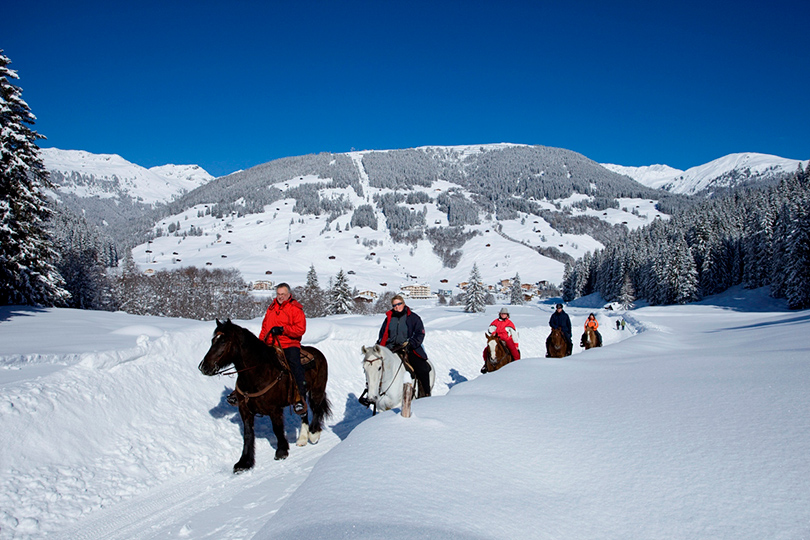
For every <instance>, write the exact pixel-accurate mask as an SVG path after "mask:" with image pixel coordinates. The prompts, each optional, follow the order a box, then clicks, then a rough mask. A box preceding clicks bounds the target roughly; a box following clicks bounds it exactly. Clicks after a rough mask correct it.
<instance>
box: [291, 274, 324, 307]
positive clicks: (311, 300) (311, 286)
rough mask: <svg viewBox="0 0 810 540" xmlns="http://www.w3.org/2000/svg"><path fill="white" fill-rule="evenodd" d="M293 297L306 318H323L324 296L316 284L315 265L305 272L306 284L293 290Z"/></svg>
mask: <svg viewBox="0 0 810 540" xmlns="http://www.w3.org/2000/svg"><path fill="white" fill-rule="evenodd" d="M292 292H293V297H294V298H295V299H296V300H298V301H299V302H300V303H301V306H302V307H303V308H304V313H305V314H306V316H307V317H323V316H324V315H326V313H327V307H328V306H327V305H326V294H325V293H324V291H323V289H321V287H320V285H319V284H318V273H317V272H316V271H315V265H314V264H313V265H310V267H309V271H308V272H307V284H306V285H305V286H303V287H295V288H294V289H293V291H292Z"/></svg>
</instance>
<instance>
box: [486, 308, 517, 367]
mask: <svg viewBox="0 0 810 540" xmlns="http://www.w3.org/2000/svg"><path fill="white" fill-rule="evenodd" d="M492 334H495V335H496V336H498V337H499V338H501V339H502V340H503V342H504V343H505V344H506V346H507V347H508V348H509V353H510V354H511V355H512V359H514V360H520V349H518V343H517V342H518V333H517V328H515V323H513V322H512V321H511V320H510V319H509V309H508V308H506V307H502V308H501V311H500V312H499V313H498V318H497V319H495V320H494V321H492V322H491V323H490V324H489V328H488V329H487V335H492ZM487 358H489V347H484V367H482V368H481V373H486V372H487V365H486V364H487Z"/></svg>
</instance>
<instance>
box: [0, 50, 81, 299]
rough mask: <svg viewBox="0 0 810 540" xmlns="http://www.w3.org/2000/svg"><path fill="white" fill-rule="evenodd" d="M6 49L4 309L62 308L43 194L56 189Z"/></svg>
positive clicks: (2, 66)
mask: <svg viewBox="0 0 810 540" xmlns="http://www.w3.org/2000/svg"><path fill="white" fill-rule="evenodd" d="M10 63H11V60H9V59H8V57H7V56H5V55H4V54H3V51H2V50H1V49H0V305H7V304H33V305H45V306H49V305H62V304H64V302H65V301H66V300H67V299H68V298H69V296H70V295H69V293H68V292H67V291H66V290H65V289H64V287H63V284H64V280H63V279H62V276H61V275H60V274H59V272H58V271H57V270H56V268H55V267H54V265H53V264H52V262H53V261H55V260H56V258H57V254H56V252H55V251H54V250H53V249H52V248H51V247H50V241H49V239H48V234H47V232H46V231H47V229H46V222H47V220H48V218H49V217H50V215H51V211H50V209H49V208H48V205H47V200H46V198H45V194H44V192H43V190H44V189H45V188H47V187H50V182H49V181H48V176H47V172H46V171H45V168H44V166H43V164H42V160H41V159H40V157H39V148H38V147H37V144H36V141H37V139H43V138H44V137H43V136H42V135H40V134H39V133H37V132H36V131H33V130H32V129H31V128H30V127H29V126H31V125H33V124H34V120H35V119H36V118H35V116H34V115H33V114H32V113H31V110H30V109H29V107H28V104H27V103H26V102H25V101H23V99H22V90H21V89H20V88H18V87H17V86H15V85H13V84H11V82H10V79H17V78H18V76H17V73H16V71H14V70H11V69H9V67H8V66H9V64H10Z"/></svg>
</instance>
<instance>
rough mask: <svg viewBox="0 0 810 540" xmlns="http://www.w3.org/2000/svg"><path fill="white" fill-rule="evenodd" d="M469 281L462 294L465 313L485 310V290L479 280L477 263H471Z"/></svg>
mask: <svg viewBox="0 0 810 540" xmlns="http://www.w3.org/2000/svg"><path fill="white" fill-rule="evenodd" d="M469 281H470V283H469V285H467V290H466V292H465V294H464V311H466V312H467V313H480V312H483V311H485V310H486V290H485V289H484V284H483V283H482V282H481V274H480V272H479V271H478V264H473V267H472V271H471V272H470V280H469Z"/></svg>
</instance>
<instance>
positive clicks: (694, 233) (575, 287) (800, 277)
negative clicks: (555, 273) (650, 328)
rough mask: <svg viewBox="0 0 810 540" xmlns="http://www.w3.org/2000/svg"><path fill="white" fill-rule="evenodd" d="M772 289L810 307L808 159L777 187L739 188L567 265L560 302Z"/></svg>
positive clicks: (671, 300)
mask: <svg viewBox="0 0 810 540" xmlns="http://www.w3.org/2000/svg"><path fill="white" fill-rule="evenodd" d="M738 284H742V285H743V286H745V287H747V288H755V287H763V286H768V287H770V292H771V295H772V296H774V297H776V298H785V299H787V302H788V305H789V306H790V307H791V308H793V309H804V308H807V307H810V164H808V166H807V168H805V169H804V170H802V169H801V167H799V169H798V170H797V171H796V172H795V173H794V174H793V175H792V176H790V177H788V178H784V179H782V180H781V181H780V182H779V183H778V184H776V185H771V186H763V187H759V188H751V187H748V188H742V189H738V190H735V191H732V192H729V193H727V194H725V195H724V196H721V197H717V198H714V199H710V200H707V201H705V202H703V203H701V204H699V205H697V206H694V207H692V208H690V209H688V210H685V211H683V212H681V213H679V214H677V215H675V216H673V217H672V218H671V219H670V220H668V221H664V220H655V221H654V222H653V223H652V224H650V225H648V226H646V227H643V228H640V229H638V230H636V231H634V232H632V233H630V234H629V235H628V236H627V238H626V240H625V241H623V242H620V243H614V244H611V245H609V246H607V247H606V248H605V249H603V250H597V251H596V252H594V253H593V254H591V253H587V254H586V255H585V256H584V257H582V258H581V259H579V260H577V261H576V262H575V263H574V264H573V265H567V266H566V270H565V276H564V279H563V298H564V299H565V300H566V301H570V300H573V299H574V298H577V297H580V296H584V295H588V294H591V293H593V292H598V293H599V294H600V295H602V297H603V298H604V299H605V300H607V301H620V302H622V303H624V304H629V303H632V301H633V300H634V299H635V298H644V299H646V300H647V301H648V302H650V303H651V304H655V305H662V304H682V303H686V302H691V301H694V300H697V299H699V298H702V297H704V296H707V295H711V294H716V293H719V292H722V291H724V290H726V289H728V288H729V287H731V286H733V285H738Z"/></svg>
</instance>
